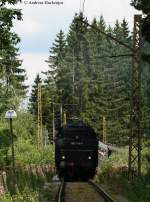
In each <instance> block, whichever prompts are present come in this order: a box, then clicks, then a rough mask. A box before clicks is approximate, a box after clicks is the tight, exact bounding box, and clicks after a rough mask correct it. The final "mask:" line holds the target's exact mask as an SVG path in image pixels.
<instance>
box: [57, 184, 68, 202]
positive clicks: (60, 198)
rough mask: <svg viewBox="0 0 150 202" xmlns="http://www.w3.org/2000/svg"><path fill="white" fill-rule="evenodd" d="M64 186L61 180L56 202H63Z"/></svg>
mask: <svg viewBox="0 0 150 202" xmlns="http://www.w3.org/2000/svg"><path fill="white" fill-rule="evenodd" d="M65 186H66V182H65V181H64V180H63V181H62V182H61V184H60V187H59V191H58V194H57V198H56V202H64V201H65V199H64V196H65Z"/></svg>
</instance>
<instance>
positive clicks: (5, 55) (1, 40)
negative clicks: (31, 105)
mask: <svg viewBox="0 0 150 202" xmlns="http://www.w3.org/2000/svg"><path fill="white" fill-rule="evenodd" d="M7 2H8V3H12V4H14V3H15V2H16V1H13V0H12V1H2V2H1V5H0V24H1V26H0V33H1V34H0V58H1V59H0V79H1V88H2V93H1V96H2V97H3V99H5V100H7V101H6V102H5V103H4V104H3V107H2V108H1V110H6V108H8V107H14V105H16V104H17V103H16V99H15V97H16V98H17V99H18V97H19V96H21V97H22V96H24V95H25V92H26V88H27V86H25V85H24V81H25V79H26V73H25V70H24V69H23V68H21V67H20V66H21V61H19V60H18V48H17V47H16V46H17V45H18V43H19V42H20V38H19V37H18V35H17V34H16V33H14V32H13V31H12V27H13V19H18V20H21V12H20V10H17V9H8V8H6V7H5V3H7ZM18 104H19V101H18Z"/></svg>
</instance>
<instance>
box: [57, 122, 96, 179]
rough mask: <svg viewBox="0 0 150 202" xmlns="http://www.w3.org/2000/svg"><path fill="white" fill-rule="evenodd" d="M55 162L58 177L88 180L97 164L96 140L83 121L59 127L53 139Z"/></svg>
mask: <svg viewBox="0 0 150 202" xmlns="http://www.w3.org/2000/svg"><path fill="white" fill-rule="evenodd" d="M55 164H56V170H57V174H58V176H59V177H60V178H65V179H69V180H78V179H81V180H88V179H90V178H93V177H94V175H95V171H96V167H97V165H98V140H97V137H96V134H95V132H94V130H93V129H92V128H91V127H89V126H88V125H86V124H84V123H83V122H78V123H72V124H67V125H66V126H64V127H62V128H60V130H59V131H58V134H57V135H56V139H55Z"/></svg>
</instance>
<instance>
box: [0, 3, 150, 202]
mask: <svg viewBox="0 0 150 202" xmlns="http://www.w3.org/2000/svg"><path fill="white" fill-rule="evenodd" d="M18 2H19V1H18V0H0V201H2V202H11V201H13V202H27V201H31V202H48V201H54V200H56V199H55V198H56V195H57V192H58V186H59V182H57V183H55V180H54V178H55V176H56V168H55V160H56V159H55V136H56V134H57V132H58V131H59V128H60V126H64V125H65V124H66V123H71V122H72V121H83V122H84V123H86V124H87V125H89V126H90V127H91V128H92V129H93V130H94V132H95V134H96V136H97V139H98V140H99V141H100V142H102V143H104V144H105V145H107V146H108V148H111V149H112V150H111V154H110V156H109V155H108V156H107V157H106V156H105V155H104V158H103V160H100V159H101V157H100V156H99V157H98V158H99V163H98V167H97V173H96V175H95V177H94V179H93V181H94V182H95V183H96V184H98V185H99V186H101V187H102V188H103V189H104V190H105V191H106V193H108V194H109V195H110V196H111V197H112V198H113V199H114V201H116V202H127V201H128V202H150V195H149V190H150V2H149V1H146V0H130V7H132V8H135V9H136V11H140V15H141V13H142V15H141V20H140V22H139V27H140V28H139V30H138V29H137V33H139V35H138V37H139V38H138V39H137V35H136V34H137V33H136V28H135V29H134V30H133V26H136V23H135V25H134V22H133V23H132V28H131V27H130V25H129V22H128V21H127V20H126V17H124V18H123V19H122V20H121V21H120V20H119V19H116V21H115V23H114V24H109V23H108V22H106V21H105V16H103V15H99V17H98V18H97V17H96V18H93V19H92V20H89V19H88V18H87V17H86V15H85V14H84V12H83V11H82V10H81V11H80V12H79V13H74V17H73V19H70V24H69V27H68V29H67V30H63V25H62V27H60V29H59V30H60V31H59V32H58V33H57V34H56V36H55V38H53V43H52V45H50V46H49V52H48V55H49V56H48V58H45V63H46V64H47V66H48V69H47V70H46V71H45V70H43V71H41V72H39V73H38V74H37V75H36V77H35V78H34V81H33V85H32V87H30V86H29V85H28V84H27V82H26V81H27V80H28V74H27V71H26V69H25V68H24V67H23V65H22V62H23V60H22V59H20V57H19V55H20V54H21V51H20V43H21V40H22V39H21V37H20V36H19V35H18V33H17V32H16V31H15V29H14V22H15V21H20V23H24V22H23V19H24V16H23V14H22V10H21V9H14V7H13V8H11V6H14V5H17V4H18ZM83 2H84V1H83ZM110 4H111V3H110ZM110 6H111V5H110ZM135 19H136V18H135ZM135 19H134V16H133V20H135ZM136 40H137V41H138V42H139V41H140V42H139V44H140V45H139V47H138V48H137V49H134V45H135V47H137V44H136ZM47 43H49V41H47ZM29 46H30V44H29ZM31 68H36V67H31ZM136 79H137V80H136ZM9 110H11V112H13V113H16V114H17V118H9V117H7V115H6V112H8V111H9ZM9 112H10V111H9ZM100 150H101V148H99V152H101V151H100ZM99 152H98V153H99ZM99 155H100V154H99ZM134 169H135V170H134ZM131 173H132V174H131ZM130 174H131V175H132V177H131V175H130ZM67 186H68V187H69V185H67ZM67 186H66V187H67ZM71 186H73V185H70V187H71ZM80 186H81V185H79V187H77V188H76V189H77V190H78V192H77V193H76V194H75V193H74V195H76V197H79V196H78V193H79V192H80V189H81V191H82V189H83V188H81V187H80ZM66 189H67V188H66ZM70 189H71V188H70ZM74 189H75V188H74ZM68 190H69V188H68ZM74 192H75V191H74ZM65 195H66V197H67V194H65ZM68 195H69V194H68ZM83 198H84V196H83ZM83 198H82V200H80V199H78V198H77V201H84V200H85V201H87V200H86V199H83ZM65 201H74V200H71V199H70V200H69V199H65ZM93 201H96V200H95V199H94V200H93ZM87 202H88V201H87Z"/></svg>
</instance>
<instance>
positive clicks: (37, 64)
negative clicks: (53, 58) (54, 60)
mask: <svg viewBox="0 0 150 202" xmlns="http://www.w3.org/2000/svg"><path fill="white" fill-rule="evenodd" d="M20 58H21V59H22V60H23V63H22V67H23V68H24V69H26V72H27V77H28V81H27V82H26V83H27V85H30V86H31V85H32V84H33V81H34V79H35V77H36V75H37V74H38V73H39V74H40V76H41V77H42V78H43V75H42V74H41V72H42V71H47V70H48V65H47V63H46V62H45V60H47V59H48V54H45V53H38V54H35V53H28V54H21V56H20Z"/></svg>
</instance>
